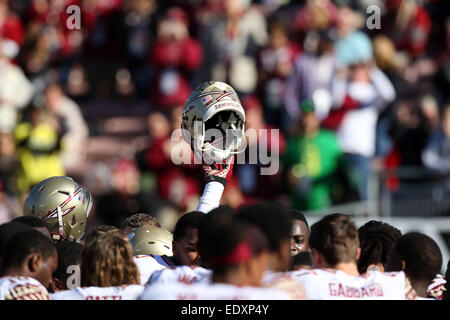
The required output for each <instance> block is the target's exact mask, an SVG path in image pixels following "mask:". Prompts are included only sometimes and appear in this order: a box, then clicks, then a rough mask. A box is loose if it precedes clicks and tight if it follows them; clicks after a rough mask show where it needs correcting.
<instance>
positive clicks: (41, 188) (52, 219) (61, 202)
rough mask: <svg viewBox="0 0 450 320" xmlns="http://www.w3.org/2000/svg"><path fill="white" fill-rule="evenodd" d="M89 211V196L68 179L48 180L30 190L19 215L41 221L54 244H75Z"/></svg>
mask: <svg viewBox="0 0 450 320" xmlns="http://www.w3.org/2000/svg"><path fill="white" fill-rule="evenodd" d="M91 207H92V196H91V194H90V193H89V192H88V191H86V190H83V188H81V187H80V186H79V185H78V184H77V183H76V182H75V181H74V180H73V179H72V178H69V177H51V178H48V179H45V180H43V181H41V182H39V183H38V184H37V185H35V186H34V187H33V188H32V189H31V191H30V193H29V195H28V197H27V199H26V200H25V205H24V208H23V214H24V215H25V216H36V217H38V218H40V219H42V220H43V221H44V222H45V223H46V224H47V227H48V229H49V230H50V233H51V234H52V237H53V239H54V240H61V239H69V240H75V241H77V242H79V241H80V238H81V237H82V236H83V235H84V230H85V227H86V220H87V217H88V215H89V211H90V210H91Z"/></svg>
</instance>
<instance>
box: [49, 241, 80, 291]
mask: <svg viewBox="0 0 450 320" xmlns="http://www.w3.org/2000/svg"><path fill="white" fill-rule="evenodd" d="M55 246H56V250H57V251H58V268H57V269H56V270H55V272H53V281H52V289H53V290H52V291H54V292H56V291H59V290H67V289H72V288H74V287H77V286H79V285H80V284H79V283H76V280H77V277H74V279H73V282H71V283H70V286H71V288H69V287H68V281H67V280H68V278H69V277H70V276H71V275H72V274H74V273H75V272H78V270H77V268H79V267H80V262H81V250H82V249H83V245H82V244H80V243H78V242H74V241H68V240H61V241H58V242H57V243H56V244H55Z"/></svg>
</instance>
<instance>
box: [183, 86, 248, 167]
mask: <svg viewBox="0 0 450 320" xmlns="http://www.w3.org/2000/svg"><path fill="white" fill-rule="evenodd" d="M181 129H182V132H183V139H184V140H185V141H186V142H187V143H189V144H190V146H191V148H192V149H193V150H194V153H198V152H202V153H203V156H204V159H205V160H207V161H211V162H221V161H223V160H225V159H227V158H229V157H230V155H232V154H237V153H240V152H242V151H244V149H245V147H246V145H245V137H244V135H245V112H244V109H243V108H242V105H241V102H240V100H239V97H238V96H237V94H236V92H235V91H234V89H233V88H232V87H231V86H229V85H228V84H226V83H223V82H219V81H208V82H204V83H202V84H201V85H199V86H198V87H197V88H195V90H194V91H193V92H192V93H191V95H190V96H189V98H188V99H187V101H186V103H185V104H184V108H183V118H182V122H181Z"/></svg>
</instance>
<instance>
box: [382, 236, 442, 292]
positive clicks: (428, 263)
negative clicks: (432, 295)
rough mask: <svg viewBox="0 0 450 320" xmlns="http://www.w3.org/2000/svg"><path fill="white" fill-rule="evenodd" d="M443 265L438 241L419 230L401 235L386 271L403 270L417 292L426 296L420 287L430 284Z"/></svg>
mask: <svg viewBox="0 0 450 320" xmlns="http://www.w3.org/2000/svg"><path fill="white" fill-rule="evenodd" d="M441 267H442V253H441V250H440V249H439V246H438V245H437V243H436V242H435V241H434V240H433V239H432V238H430V237H429V236H427V235H425V234H423V233H419V232H409V233H407V234H404V235H403V236H401V237H400V238H399V239H398V240H397V241H396V242H395V243H394V245H393V246H392V248H391V250H390V251H389V255H388V260H387V263H386V271H401V270H403V271H404V272H405V274H406V275H407V276H408V278H409V279H410V280H411V284H412V286H413V288H414V289H415V290H416V292H417V294H418V295H420V296H424V295H426V294H423V292H421V291H422V290H420V287H423V286H425V289H426V286H428V285H429V284H430V283H431V281H432V280H433V279H434V277H435V276H436V274H438V273H439V272H440V270H441Z"/></svg>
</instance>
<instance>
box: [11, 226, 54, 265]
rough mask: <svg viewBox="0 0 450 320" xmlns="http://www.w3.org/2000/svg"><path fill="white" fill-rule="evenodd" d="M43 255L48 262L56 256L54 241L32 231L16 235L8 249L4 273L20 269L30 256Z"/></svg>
mask: <svg viewBox="0 0 450 320" xmlns="http://www.w3.org/2000/svg"><path fill="white" fill-rule="evenodd" d="M36 253H38V254H41V255H42V257H43V258H44V259H45V260H46V259H48V258H49V257H51V256H53V255H54V254H56V247H55V244H54V243H53V241H52V240H51V239H50V238H49V237H47V236H46V235H44V234H42V233H41V232H39V231H37V230H34V229H31V230H27V231H22V232H19V233H17V234H15V235H14V236H13V237H12V239H11V241H9V244H8V247H7V249H6V254H5V260H4V261H3V265H2V268H3V271H4V270H6V269H7V268H11V267H20V265H21V264H22V263H23V261H24V260H25V259H26V258H27V257H28V256H29V255H30V254H36Z"/></svg>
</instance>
